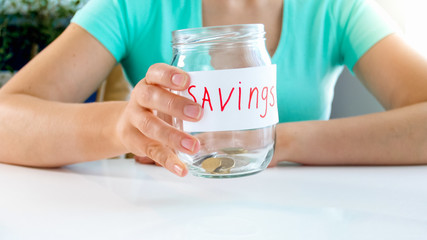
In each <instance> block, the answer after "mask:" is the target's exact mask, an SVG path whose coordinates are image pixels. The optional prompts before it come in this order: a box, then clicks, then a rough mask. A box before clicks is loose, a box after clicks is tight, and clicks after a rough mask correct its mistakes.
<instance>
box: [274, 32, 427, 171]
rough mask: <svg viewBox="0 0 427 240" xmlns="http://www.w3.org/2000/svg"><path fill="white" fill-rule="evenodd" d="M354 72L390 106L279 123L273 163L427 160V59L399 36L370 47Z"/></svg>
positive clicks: (417, 162) (407, 161)
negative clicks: (343, 115)
mask: <svg viewBox="0 0 427 240" xmlns="http://www.w3.org/2000/svg"><path fill="white" fill-rule="evenodd" d="M354 72H355V73H356V75H357V76H358V78H359V79H361V81H362V82H363V83H364V85H365V86H366V87H367V88H368V90H370V91H371V92H372V93H373V94H374V96H375V97H376V98H377V99H378V100H379V101H380V102H381V104H382V105H383V106H384V107H385V108H386V109H387V110H388V111H386V112H382V113H375V114H369V115H364V116H358V117H351V118H344V119H334V120H330V121H312V122H299V123H286V124H281V125H280V126H278V128H277V133H278V139H277V150H276V154H275V156H274V160H273V162H272V165H275V164H276V163H277V162H278V161H283V160H287V161H294V162H299V163H303V164H310V165H336V164H338V165H399V164H427V124H426V123H427V61H426V59H424V58H422V57H421V56H420V55H419V54H418V53H416V52H415V51H414V50H413V49H411V48H410V47H409V46H408V45H406V43H405V42H404V41H403V40H402V39H401V38H400V37H398V36H397V35H390V36H388V37H386V38H385V39H383V40H382V41H380V42H379V43H377V44H376V45H375V46H374V47H373V48H371V49H370V50H369V51H368V52H367V53H366V54H365V55H364V56H363V57H362V58H361V59H360V60H359V61H358V63H357V64H356V66H355V67H354Z"/></svg>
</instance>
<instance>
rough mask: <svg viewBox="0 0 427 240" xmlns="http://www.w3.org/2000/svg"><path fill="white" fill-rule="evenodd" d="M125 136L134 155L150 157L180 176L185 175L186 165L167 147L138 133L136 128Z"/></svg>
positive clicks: (186, 171)
mask: <svg viewBox="0 0 427 240" xmlns="http://www.w3.org/2000/svg"><path fill="white" fill-rule="evenodd" d="M127 137H128V140H129V142H130V143H131V144H130V145H131V146H130V148H131V149H133V153H134V154H135V155H137V156H146V157H148V158H151V159H152V160H153V161H155V162H157V163H158V164H160V165H161V166H163V167H164V168H166V169H167V170H169V171H170V172H172V173H174V174H176V175H178V176H180V177H183V176H185V175H187V173H188V170H187V167H186V166H185V164H184V163H182V162H181V161H180V160H179V158H178V157H177V156H176V154H175V153H174V152H173V151H172V150H171V149H170V148H169V147H167V146H165V145H163V144H161V143H159V142H156V141H153V140H152V139H149V138H147V137H145V136H144V135H142V134H141V133H139V132H138V131H137V129H135V131H133V132H132V133H130V134H128V136H127Z"/></svg>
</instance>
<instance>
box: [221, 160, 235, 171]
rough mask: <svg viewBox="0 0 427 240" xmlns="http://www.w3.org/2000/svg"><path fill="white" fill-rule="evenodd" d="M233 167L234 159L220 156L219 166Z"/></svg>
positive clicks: (224, 167)
mask: <svg viewBox="0 0 427 240" xmlns="http://www.w3.org/2000/svg"><path fill="white" fill-rule="evenodd" d="M232 167H234V159H232V158H221V168H223V169H230V168H232Z"/></svg>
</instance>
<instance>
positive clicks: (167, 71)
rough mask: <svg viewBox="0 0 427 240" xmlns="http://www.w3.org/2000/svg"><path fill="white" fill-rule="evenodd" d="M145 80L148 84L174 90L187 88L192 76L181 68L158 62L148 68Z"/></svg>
mask: <svg viewBox="0 0 427 240" xmlns="http://www.w3.org/2000/svg"><path fill="white" fill-rule="evenodd" d="M145 81H146V83H147V84H154V85H160V86H162V87H166V88H170V89H173V90H185V89H187V88H188V85H189V84H190V76H189V75H188V74H187V73H186V72H185V71H183V70H181V69H179V68H176V67H173V66H170V65H167V64H164V63H156V64H153V65H151V66H150V68H149V69H148V71H147V74H146V76H145Z"/></svg>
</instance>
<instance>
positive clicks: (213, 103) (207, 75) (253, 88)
mask: <svg viewBox="0 0 427 240" xmlns="http://www.w3.org/2000/svg"><path fill="white" fill-rule="evenodd" d="M189 74H190V77H191V84H190V87H189V88H188V89H187V90H186V91H182V92H181V95H183V96H185V97H187V98H189V99H191V100H193V101H195V102H196V103H198V104H200V105H201V106H202V107H203V109H204V110H203V117H202V119H201V120H200V121H199V122H187V121H184V123H183V126H184V131H186V132H212V131H232V130H245V129H256V128H263V127H267V126H271V125H273V124H276V123H278V121H279V116H278V112H277V97H276V65H269V66H262V67H251V68H239V69H228V70H215V71H199V72H189Z"/></svg>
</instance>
